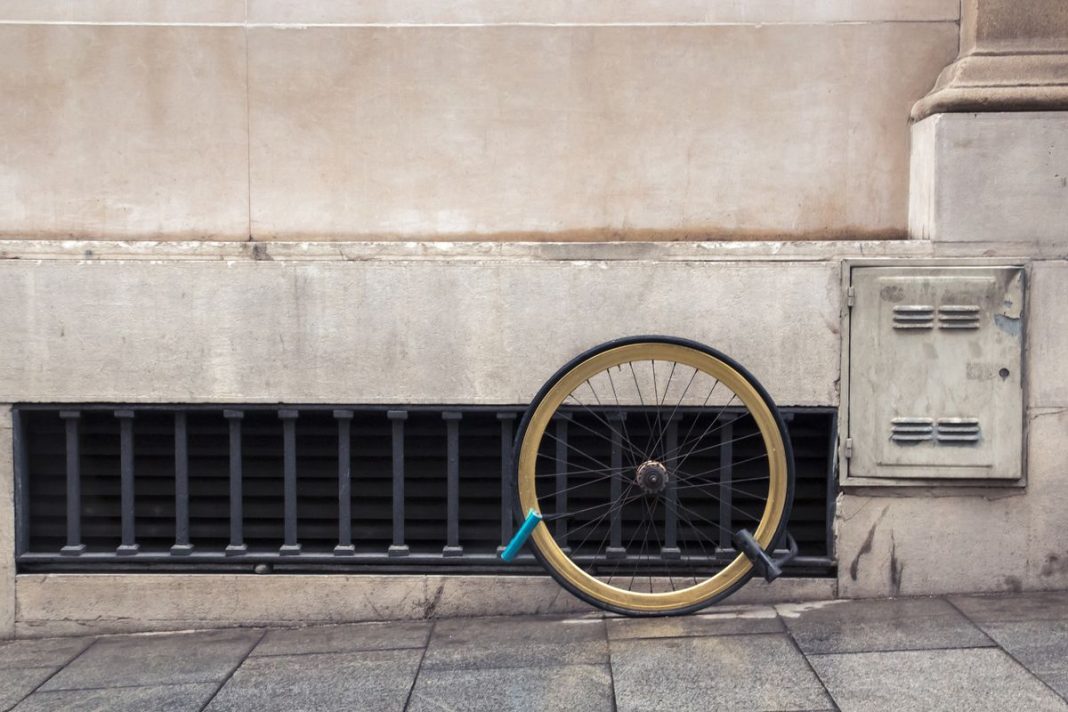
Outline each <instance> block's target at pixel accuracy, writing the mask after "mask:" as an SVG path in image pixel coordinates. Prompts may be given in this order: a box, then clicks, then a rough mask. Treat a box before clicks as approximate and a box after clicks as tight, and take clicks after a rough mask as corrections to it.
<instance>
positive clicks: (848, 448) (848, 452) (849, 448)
mask: <svg viewBox="0 0 1068 712" xmlns="http://www.w3.org/2000/svg"><path fill="white" fill-rule="evenodd" d="M843 451H844V453H845V458H846V459H847V460H848V459H849V458H851V457H853V438H846V439H845V447H844V448H843Z"/></svg>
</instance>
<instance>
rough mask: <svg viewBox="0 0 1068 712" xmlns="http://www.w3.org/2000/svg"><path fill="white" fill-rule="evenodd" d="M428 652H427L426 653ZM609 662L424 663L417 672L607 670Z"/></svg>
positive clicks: (423, 673) (422, 673)
mask: <svg viewBox="0 0 1068 712" xmlns="http://www.w3.org/2000/svg"><path fill="white" fill-rule="evenodd" d="M427 652H428V653H429V652H430V651H429V650H428V651H427ZM427 662H429V663H430V665H431V667H427V666H426V664H425V663H427ZM611 664H612V663H611V661H610V660H605V661H604V662H603V663H589V662H585V663H545V664H538V663H527V664H524V665H459V666H452V665H438V664H435V663H434V662H433V661H424V665H423V667H422V670H420V671H419V675H425V674H426V673H428V672H431V673H433V672H470V671H472V670H478V671H482V670H558V669H560V670H564V669H570V668H576V667H588V668H592V667H599V668H607V667H608V666H609V665H611Z"/></svg>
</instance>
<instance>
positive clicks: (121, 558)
mask: <svg viewBox="0 0 1068 712" xmlns="http://www.w3.org/2000/svg"><path fill="white" fill-rule="evenodd" d="M523 410H524V409H523V407H521V406H434V407H431V406H319V405H315V406H307V405H302V406H261V405H227V406H192V405H190V406H147V405H100V404H92V405H87V404H64V405H47V406H46V405H36V404H35V405H17V406H15V408H14V411H13V412H14V425H15V441H14V442H15V468H16V515H17V522H16V559H17V564H18V568H19V570H20V571H24V572H29V571H85V572H94V571H115V570H124V571H160V570H168V571H190V572H194V571H204V570H233V571H244V570H252V568H253V567H254V566H256V565H258V564H268V565H270V566H271V567H273V568H274V569H275V570H311V571H334V570H336V571H345V572H353V571H363V572H372V571H376V572H389V571H394V572H401V571H404V572H425V571H430V570H438V571H440V570H442V569H443V568H446V567H447V569H448V570H450V571H455V572H457V573H460V572H468V573H485V572H496V573H509V572H516V573H527V574H529V573H535V572H537V571H539V570H540V568H539V567H538V564H537V563H536V561H535V560H534V558H533V556H532V555H531V554H530V553H529V552H524V553H523V554H521V555H520V556H519V557H518V558H517V559H516V560H515V561H514V562H512V563H510V564H506V563H504V562H502V561H501V560H500V559H499V558H498V553H499V551H500V549H501V547H502V546H503V545H504V544H505V543H507V541H508V540H509V539H510V538H511V536H512V532H513V528H514V526H515V524H514V521H513V515H512V510H511V505H510V501H511V500H510V498H511V488H512V483H511V479H512V470H511V457H512V441H513V438H514V434H515V428H516V426H517V424H518V420H519V418H520V417H522V413H523ZM782 411H783V414H784V417H785V419H786V421H787V425H788V429H789V433H790V438H791V441H792V443H793V447H794V454H795V460H796V464H797V482H796V488H795V499H794V506H793V514H792V517H791V521H790V531H791V533H792V534H793V536H794V537H795V538H796V540H797V542H798V545H799V550H800V554H799V556H798V557H797V558H796V559H794V561H793V562H791V564H790V565H789V567H788V569H787V574H788V575H807V576H823V575H827V576H830V575H833V574H834V572H835V565H834V558H833V548H832V546H833V534H832V528H831V520H832V516H833V511H832V508H833V504H834V495H835V492H836V489H835V481H836V477H835V471H834V467H835V456H834V454H835V449H836V448H835V445H836V432H837V426H836V422H835V420H836V411H835V410H834V409H831V408H784V409H782ZM576 417H578V416H576ZM688 417H694V416H692V415H687V414H683V415H682V418H683V419H684V421H685V419H686V418H688ZM684 425H685V422H683V424H682V425H680V427H684ZM744 456H745V455H744V453H734V456H733V457H734V459H735V460H739V465H741V462H740V460H741V459H743V458H744ZM715 457H717V458H718V457H719V455H718V454H715ZM717 462H718V459H717ZM728 471H729V468H728ZM502 493H503V495H504V496H503V497H502ZM728 511H729V509H728ZM709 517H710V518H711V519H712V521H713V522H714V523H715V524H717V526H718V525H720V524H722V523H721V522H719V520H718V519H716V513H715V512H709ZM728 524H729V523H728ZM635 525H636V522H635V523H633V524H632V526H635ZM623 526H624V530H625V531H627V526H628V522H626V521H624V522H623ZM729 546H730V545H729V539H727V540H724V546H723V548H722V549H720V550H718V551H717V552H716V554H715V557H716V559H717V563H718V562H721V561H723V560H729V558H733V556H734V555H735V552H734V551H733V550H731V549H730V548H729ZM664 565H665V566H668V567H670V566H671V565H672V563H671V562H670V561H665V562H664Z"/></svg>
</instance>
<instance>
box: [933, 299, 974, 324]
mask: <svg viewBox="0 0 1068 712" xmlns="http://www.w3.org/2000/svg"><path fill="white" fill-rule="evenodd" d="M979 317H980V309H979V307H978V306H975V305H974V304H946V305H943V306H941V307H939V308H938V328H939V329H978V328H979Z"/></svg>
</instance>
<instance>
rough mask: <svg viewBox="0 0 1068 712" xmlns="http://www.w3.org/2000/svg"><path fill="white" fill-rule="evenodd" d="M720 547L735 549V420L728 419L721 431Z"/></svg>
mask: <svg viewBox="0 0 1068 712" xmlns="http://www.w3.org/2000/svg"><path fill="white" fill-rule="evenodd" d="M727 417H728V418H731V416H727ZM719 432H720V436H719V443H720V445H719V548H721V549H733V548H734V542H733V541H731V535H732V534H733V532H732V531H731V529H732V528H733V526H734V525H733V523H732V519H733V518H732V517H731V504H732V503H731V493H732V492H733V491H734V490H733V489H732V484H731V481H732V480H733V478H734V465H733V463H734V443H733V442H731V441H732V440H734V422H733V418H731V421H728V422H727V423H726V424H725V425H724V426H723V428H722V430H720V431H719Z"/></svg>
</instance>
